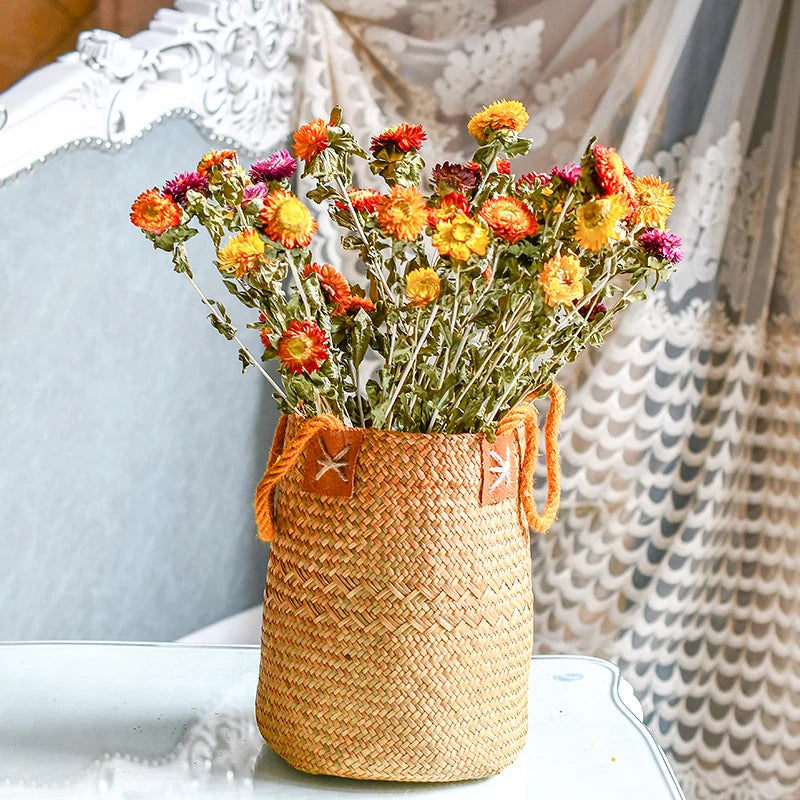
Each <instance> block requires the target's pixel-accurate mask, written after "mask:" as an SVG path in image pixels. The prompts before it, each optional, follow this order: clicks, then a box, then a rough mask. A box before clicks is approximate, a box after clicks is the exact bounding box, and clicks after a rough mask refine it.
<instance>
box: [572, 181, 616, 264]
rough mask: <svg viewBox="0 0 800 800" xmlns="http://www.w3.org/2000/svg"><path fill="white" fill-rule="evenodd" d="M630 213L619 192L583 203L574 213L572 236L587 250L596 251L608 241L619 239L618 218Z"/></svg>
mask: <svg viewBox="0 0 800 800" xmlns="http://www.w3.org/2000/svg"><path fill="white" fill-rule="evenodd" d="M628 214H630V206H629V205H628V202H627V200H626V199H625V198H624V197H623V196H622V195H619V194H610V195H607V196H606V197H599V198H597V199H596V200H590V201H589V202H588V203H584V204H583V205H582V206H581V207H580V208H579V209H578V212H577V214H576V215H575V223H576V224H575V233H574V234H573V235H572V238H573V239H575V241H576V242H577V243H578V244H579V245H580V246H581V247H585V248H586V249H587V250H593V251H597V250H599V249H600V248H601V247H605V245H607V244H608V243H609V242H615V241H617V240H618V239H621V238H622V236H623V231H622V230H621V229H620V227H619V222H620V220H622V219H624V218H625V217H627V216H628Z"/></svg>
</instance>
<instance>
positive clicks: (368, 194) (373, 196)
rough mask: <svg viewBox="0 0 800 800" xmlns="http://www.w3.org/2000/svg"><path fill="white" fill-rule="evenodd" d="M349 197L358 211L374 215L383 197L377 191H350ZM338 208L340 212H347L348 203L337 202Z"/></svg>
mask: <svg viewBox="0 0 800 800" xmlns="http://www.w3.org/2000/svg"><path fill="white" fill-rule="evenodd" d="M347 196H348V197H349V198H350V202H351V203H352V204H353V208H354V209H355V210H356V211H366V212H367V213H368V214H374V213H375V211H376V210H377V208H378V203H380V201H381V199H382V198H383V195H382V194H381V193H380V192H379V191H378V190H377V189H348V190H347ZM336 208H338V209H339V210H340V211H347V210H348V209H347V203H345V202H344V200H337V201H336Z"/></svg>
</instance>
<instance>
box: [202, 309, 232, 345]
mask: <svg viewBox="0 0 800 800" xmlns="http://www.w3.org/2000/svg"><path fill="white" fill-rule="evenodd" d="M208 318H209V320H210V321H211V325H212V326H213V327H214V328H215V330H217V331H218V332H219V333H221V334H222V335H223V336H224V337H225V338H226V339H227V340H228V341H231V339H233V337H234V336H235V335H236V328H234V327H233V325H231V324H230V323H229V322H225V321H224V320H221V319H219V317H217V315H216V314H215V313H213V312H211V313H210V314H209V315H208Z"/></svg>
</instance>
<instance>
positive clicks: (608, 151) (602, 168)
mask: <svg viewBox="0 0 800 800" xmlns="http://www.w3.org/2000/svg"><path fill="white" fill-rule="evenodd" d="M594 168H595V172H596V173H597V181H598V183H599V184H600V187H601V188H602V190H603V194H604V195H609V194H621V195H623V196H624V197H626V198H627V199H628V201H629V202H630V206H631V211H635V210H636V192H635V191H634V189H633V184H632V183H631V181H632V180H633V172H632V171H631V168H630V167H629V166H628V165H627V164H626V163H625V162H624V161H623V160H622V158H621V157H620V155H619V153H617V151H616V150H615V149H614V148H613V147H605V146H604V145H602V144H596V145H595V146H594Z"/></svg>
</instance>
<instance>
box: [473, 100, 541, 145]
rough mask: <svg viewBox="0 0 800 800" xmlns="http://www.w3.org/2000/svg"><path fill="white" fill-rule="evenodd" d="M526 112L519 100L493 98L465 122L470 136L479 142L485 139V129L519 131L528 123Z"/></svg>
mask: <svg viewBox="0 0 800 800" xmlns="http://www.w3.org/2000/svg"><path fill="white" fill-rule="evenodd" d="M529 119H530V117H529V116H528V112H527V111H526V109H525V106H524V105H522V103H520V102H519V100H495V101H494V103H492V104H491V105H488V106H484V107H483V111H479V112H478V113H477V114H475V115H474V116H473V117H472V118H471V119H470V121H469V122H468V123H467V130H468V131H469V134H470V136H474V137H475V139H477V140H478V142H480V143H481V144H483V143H484V142H485V141H486V139H487V131H500V130H504V129H505V130H512V131H516V132H517V133H519V132H520V131H521V130H523V128H524V127H525V126H526V125H527V124H528V120H529Z"/></svg>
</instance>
